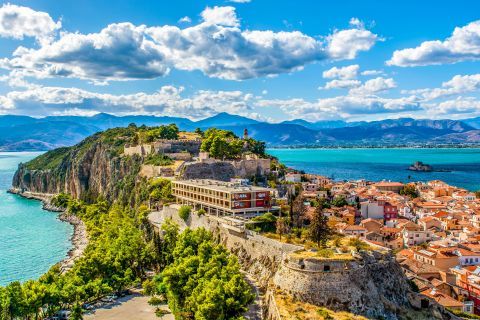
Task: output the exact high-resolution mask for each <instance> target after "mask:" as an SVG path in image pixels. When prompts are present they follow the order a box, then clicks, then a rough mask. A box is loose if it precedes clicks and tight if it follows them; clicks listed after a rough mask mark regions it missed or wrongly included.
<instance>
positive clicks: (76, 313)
mask: <svg viewBox="0 0 480 320" xmlns="http://www.w3.org/2000/svg"><path fill="white" fill-rule="evenodd" d="M68 319H71V320H83V314H82V307H81V306H80V303H79V302H78V301H77V302H75V304H74V305H73V307H72V313H71V314H70V317H69V318H68Z"/></svg>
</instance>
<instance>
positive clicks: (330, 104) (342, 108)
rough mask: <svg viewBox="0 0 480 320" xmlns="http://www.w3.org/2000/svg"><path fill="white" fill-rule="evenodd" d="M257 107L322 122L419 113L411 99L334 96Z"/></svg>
mask: <svg viewBox="0 0 480 320" xmlns="http://www.w3.org/2000/svg"><path fill="white" fill-rule="evenodd" d="M257 105H258V106H260V107H272V106H273V107H279V108H280V109H282V110H283V111H284V112H285V113H287V114H288V115H290V116H291V117H293V118H302V119H309V120H322V119H334V118H350V117H351V116H356V115H371V114H379V113H386V114H388V113H399V112H406V111H417V110H420V105H419V103H418V102H417V101H416V99H415V98H414V97H406V98H397V99H388V98H381V97H376V96H350V95H347V96H338V97H333V98H325V99H318V100H317V101H307V100H304V99H289V100H281V99H276V100H260V101H259V102H258V103H257Z"/></svg>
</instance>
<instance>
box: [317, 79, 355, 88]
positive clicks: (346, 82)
mask: <svg viewBox="0 0 480 320" xmlns="http://www.w3.org/2000/svg"><path fill="white" fill-rule="evenodd" d="M361 83H362V82H361V81H360V80H355V79H335V80H332V81H329V82H327V83H326V84H325V86H324V87H319V89H320V90H322V89H325V90H328V89H350V88H355V87H358V86H360V85H361Z"/></svg>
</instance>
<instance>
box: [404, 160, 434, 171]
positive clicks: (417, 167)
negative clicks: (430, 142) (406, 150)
mask: <svg viewBox="0 0 480 320" xmlns="http://www.w3.org/2000/svg"><path fill="white" fill-rule="evenodd" d="M408 170H410V171H422V172H431V171H433V167H432V166H431V165H429V164H425V163H423V162H422V161H416V162H415V163H414V164H412V165H411V166H410V167H408Z"/></svg>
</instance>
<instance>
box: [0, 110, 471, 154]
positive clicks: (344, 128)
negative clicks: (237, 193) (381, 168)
mask: <svg viewBox="0 0 480 320" xmlns="http://www.w3.org/2000/svg"><path fill="white" fill-rule="evenodd" d="M131 123H135V124H136V125H147V126H156V125H162V124H170V123H175V124H177V126H178V127H179V128H180V129H181V130H194V129H196V128H200V129H203V130H205V129H207V128H210V127H217V128H221V129H228V130H232V131H233V132H235V133H236V134H237V135H243V131H244V129H247V130H248V132H249V135H250V136H251V137H253V138H255V139H258V140H262V141H265V142H266V143H267V145H268V146H272V147H279V146H352V145H355V146H359V145H374V146H389V145H390V146H391V145H418V144H432V145H435V144H462V145H464V144H480V117H479V118H471V119H465V120H415V119H411V118H400V119H387V120H381V121H372V122H365V121H362V122H345V121H341V120H334V121H318V122H309V121H306V120H301V119H296V120H290V121H284V122H281V123H268V122H262V121H258V120H254V119H250V118H246V117H242V116H238V115H232V114H228V113H219V114H217V115H215V116H213V117H210V118H206V119H203V120H199V121H192V120H189V119H187V118H181V117H167V116H164V117H159V116H148V115H144V116H121V117H120V116H114V115H110V114H106V113H100V114H97V115H94V116H91V117H87V116H51V117H45V118H32V117H28V116H17V115H5V116H0V150H1V151H25V150H32V151H33V150H49V149H52V148H56V147H60V146H70V145H73V144H76V143H78V142H79V141H81V140H82V139H84V138H85V137H87V136H89V135H91V134H93V133H95V132H98V131H103V130H106V129H108V128H113V127H125V126H128V125H129V124H131Z"/></svg>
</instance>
